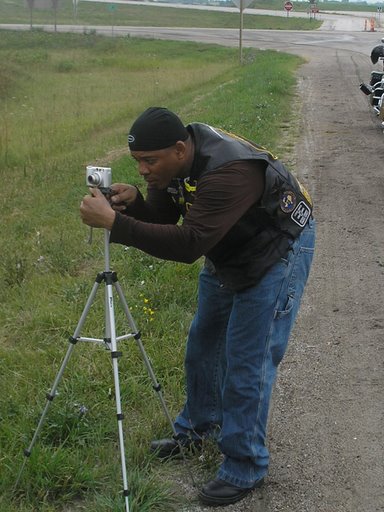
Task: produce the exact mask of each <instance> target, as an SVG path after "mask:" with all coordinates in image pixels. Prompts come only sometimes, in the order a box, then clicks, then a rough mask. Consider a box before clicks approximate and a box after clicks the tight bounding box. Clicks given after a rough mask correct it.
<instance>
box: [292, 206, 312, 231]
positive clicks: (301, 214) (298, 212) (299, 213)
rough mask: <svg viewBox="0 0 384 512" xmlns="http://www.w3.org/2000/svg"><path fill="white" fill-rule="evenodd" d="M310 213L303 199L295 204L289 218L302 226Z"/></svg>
mask: <svg viewBox="0 0 384 512" xmlns="http://www.w3.org/2000/svg"><path fill="white" fill-rule="evenodd" d="M310 215H311V209H310V207H309V206H308V205H307V204H306V203H304V201H300V203H299V204H298V205H297V206H296V208H295V210H294V211H293V212H292V215H291V219H292V220H293V222H296V224H298V225H299V226H300V227H301V228H303V227H304V226H305V225H306V223H307V220H308V219H309V217H310Z"/></svg>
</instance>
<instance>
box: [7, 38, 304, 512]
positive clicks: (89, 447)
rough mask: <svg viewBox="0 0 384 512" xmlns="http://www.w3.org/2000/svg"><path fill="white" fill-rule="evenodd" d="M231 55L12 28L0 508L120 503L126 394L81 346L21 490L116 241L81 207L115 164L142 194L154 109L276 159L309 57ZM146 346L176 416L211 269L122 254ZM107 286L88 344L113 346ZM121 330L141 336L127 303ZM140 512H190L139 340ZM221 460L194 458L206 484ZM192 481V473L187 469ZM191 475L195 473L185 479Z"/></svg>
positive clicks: (135, 414)
mask: <svg viewBox="0 0 384 512" xmlns="http://www.w3.org/2000/svg"><path fill="white" fill-rule="evenodd" d="M244 57H245V59H244V60H245V64H244V65H242V66H239V64H238V55H237V51H236V50H233V49H226V48H221V47H218V46H213V45H212V46H209V45H198V44H189V43H174V42H166V41H146V40H136V39H132V38H124V39H118V38H101V37H97V36H95V35H92V34H88V35H69V34H68V35H62V34H48V33H43V32H40V31H32V32H25V33H17V32H8V31H4V32H1V37H0V70H1V71H0V116H1V120H2V122H1V124H0V177H1V190H0V200H1V202H0V207H1V223H0V247H1V249H0V254H1V257H0V280H1V283H2V287H1V292H0V389H1V394H0V475H1V478H0V510H1V511H2V512H16V511H18V512H20V511H22V512H32V511H36V512H48V511H61V510H62V511H67V512H68V511H69V510H71V511H74V510H86V511H89V510H92V511H93V512H105V511H106V510H108V511H117V510H121V508H122V498H121V495H120V491H121V488H122V484H121V467H120V461H119V457H118V446H117V422H116V415H115V403H114V397H113V392H114V383H113V378H112V368H111V361H110V355H109V353H108V352H107V351H106V350H105V349H104V348H103V347H100V346H96V345H94V344H86V343H83V344H81V343H80V344H78V345H76V346H75V348H74V352H73V355H72V358H71V360H70V361H69V364H68V366H67V369H66V371H65V373H64V376H63V379H62V381H61V383H60V385H59V394H58V396H57V397H56V398H55V400H54V401H53V403H52V405H51V408H50V410H49V413H48V415H47V418H46V421H45V424H44V426H43V429H42V432H41V436H40V438H39V440H38V441H37V443H36V445H35V446H34V449H33V451H32V455H31V457H30V458H29V459H28V460H27V461H26V466H25V469H24V472H23V475H22V479H21V482H20V485H19V487H18V489H16V490H15V489H14V484H15V481H16V477H17V474H18V470H19V468H20V465H21V463H22V461H23V459H24V457H23V455H22V452H23V449H24V448H26V447H27V446H28V445H29V443H30V440H31V439H32V434H33V432H34V429H35V428H36V425H37V421H38V419H39V418H40V415H41V411H42V408H43V406H44V404H45V401H46V399H45V394H46V392H47V391H48V390H49V388H50V386H51V385H52V383H53V380H54V378H55V376H56V374H57V372H58V370H59V367H60V364H61V361H62V358H63V357H64V354H65V353H66V351H67V347H68V342H67V340H68V337H69V336H71V335H72V334H73V332H74V330H75V327H76V325H77V323H78V321H79V318H80V315H81V312H82V310H83V307H84V305H85V302H86V300H87V298H88V295H89V293H90V291H91V288H92V285H93V282H94V279H95V277H96V274H97V273H98V272H99V271H102V270H103V268H104V266H103V265H104V257H103V238H102V235H103V233H102V232H100V231H98V230H95V232H94V237H93V238H94V241H93V244H92V245H89V244H87V238H88V234H89V231H88V229H87V228H86V227H85V226H84V225H82V223H81V221H80V218H79V214H78V208H79V203H80V201H81V198H82V197H83V195H84V194H86V193H87V190H86V187H85V166H86V165H87V164H91V163H92V164H99V165H110V166H112V168H113V178H114V181H130V182H132V183H136V184H138V185H139V186H142V184H141V181H140V180H139V178H138V176H137V172H136V169H135V165H134V163H133V162H132V161H131V159H130V158H129V155H128V154H127V150H126V134H127V131H128V129H129V126H130V124H131V123H132V121H133V120H134V118H135V117H136V116H137V115H138V114H139V113H140V112H141V111H142V110H144V109H145V108H146V107H148V106H150V105H161V106H167V107H169V108H171V109H173V110H175V111H177V112H178V113H179V114H180V116H181V117H182V119H183V120H184V122H185V123H188V122H191V121H196V120H198V121H203V122H208V123H211V124H216V125H219V126H221V127H223V128H225V129H227V130H232V131H234V132H239V133H242V134H243V135H244V136H246V137H249V138H253V139H255V140H257V141H258V142H260V143H261V144H264V145H267V146H269V147H270V148H271V149H272V150H277V149H278V148H279V147H280V145H281V141H280V136H281V129H282V126H286V124H287V122H289V119H291V116H292V112H291V105H292V101H293V99H294V95H295V89H294V85H295V80H294V71H295V69H296V67H297V66H298V65H299V64H300V62H301V61H300V60H299V59H298V58H297V57H294V56H292V55H284V54H282V53H275V52H270V51H254V50H252V51H248V50H246V51H245V53H244ZM111 262H112V266H113V269H114V270H116V271H117V273H118V276H119V279H120V283H121V286H122V288H123V291H124V294H125V296H126V298H127V301H128V304H129V307H130V309H131V312H132V314H133V316H134V319H135V321H136V323H137V325H138V327H139V329H140V330H141V332H142V335H143V341H144V345H145V349H146V351H147V353H148V355H149V357H150V359H151V361H152V364H153V367H154V370H155V374H156V376H157V378H158V380H159V381H160V383H161V384H162V385H163V388H164V395H165V399H166V402H167V404H168V407H169V409H170V411H171V413H172V414H173V415H174V414H176V413H177V411H178V409H179V408H180V406H181V405H182V402H183V396H184V389H183V354H184V345H185V337H186V334H187V330H188V326H189V323H190V321H191V319H192V316H193V311H194V309H195V302H196V280H197V274H198V271H199V268H200V265H201V262H200V261H199V262H196V263H195V264H193V265H183V264H177V263H171V262H164V261H160V260H156V259H154V258H151V257H149V256H147V255H145V254H143V253H140V252H139V251H137V250H135V249H132V248H124V247H122V246H112V247H111ZM103 292H104V290H103V285H102V286H101V288H100V290H99V292H98V295H97V297H96V300H95V303H94V304H93V306H92V308H91V310H90V312H89V315H88V317H87V321H86V323H85V325H84V329H83V332H82V333H81V334H82V335H84V336H93V337H100V338H102V337H103V328H104V297H103ZM115 311H116V326H117V334H118V335H121V334H124V333H125V332H126V331H127V325H126V321H125V318H124V315H123V313H122V311H121V308H120V307H119V304H118V300H117V299H116V306H115ZM119 348H120V350H121V351H122V353H123V357H122V358H121V359H120V362H119V365H120V385H121V394H122V402H123V410H124V414H125V420H124V432H125V439H126V452H127V463H128V480H129V483H130V486H131V510H132V511H133V512H138V511H140V512H146V511H148V512H149V511H150V512H156V511H164V512H165V511H167V512H169V511H170V510H181V508H182V502H183V500H184V497H183V496H182V495H180V494H182V493H180V492H175V489H174V488H173V485H172V482H173V481H174V480H175V478H176V477H177V478H184V476H183V475H184V474H185V469H184V468H183V467H182V466H181V467H180V466H179V465H177V464H176V463H172V464H166V465H162V464H159V463H158V462H157V461H155V460H153V459H152V458H151V456H150V455H149V453H148V445H149V442H150V440H151V439H152V438H153V437H157V436H164V435H166V434H168V433H169V426H168V425H167V422H166V421H165V419H164V417H163V414H162V412H161V408H160V405H159V402H158V400H157V397H156V395H155V393H154V391H153V389H152V385H151V382H150V379H149V376H148V375H147V372H146V370H145V368H144V366H143V362H142V359H141V357H140V355H139V353H138V350H137V347H136V345H135V343H134V342H133V341H126V342H122V343H121V345H119ZM216 462H217V459H216V457H215V453H214V451H212V450H211V448H210V447H207V450H206V458H205V462H201V461H199V460H198V459H196V460H193V461H192V462H191V464H192V465H193V468H194V471H195V472H196V473H197V474H198V475H199V478H201V479H203V478H204V477H205V476H207V475H208V474H210V475H211V474H212V472H213V470H214V466H215V464H216ZM180 473H181V475H182V476H181V477H180V476H179V474H180ZM185 478H187V477H186V476H185Z"/></svg>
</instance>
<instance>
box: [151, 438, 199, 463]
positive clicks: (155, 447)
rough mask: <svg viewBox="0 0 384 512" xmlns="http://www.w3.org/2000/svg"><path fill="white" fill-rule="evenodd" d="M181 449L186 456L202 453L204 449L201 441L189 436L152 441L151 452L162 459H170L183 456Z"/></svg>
mask: <svg viewBox="0 0 384 512" xmlns="http://www.w3.org/2000/svg"><path fill="white" fill-rule="evenodd" d="M180 446H181V449H182V450H183V451H184V453H186V454H191V453H194V452H196V451H200V450H201V447H202V441H201V439H191V438H190V437H187V436H178V437H177V438H172V439H158V440H156V441H152V443H151V452H153V453H156V455H157V457H159V458H160V459H168V458H171V457H178V456H180V455H181V450H180Z"/></svg>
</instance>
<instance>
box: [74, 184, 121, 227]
mask: <svg viewBox="0 0 384 512" xmlns="http://www.w3.org/2000/svg"><path fill="white" fill-rule="evenodd" d="M89 191H90V193H91V195H89V196H85V197H84V198H83V200H82V201H81V204H80V216H81V218H82V221H83V222H84V224H88V226H91V227H92V228H104V229H108V230H109V231H111V229H112V226H113V223H114V222H115V216H116V213H115V212H114V211H113V209H112V208H111V205H110V204H109V202H108V200H107V199H106V198H105V197H104V195H103V194H102V193H101V192H100V190H99V189H98V188H90V189H89Z"/></svg>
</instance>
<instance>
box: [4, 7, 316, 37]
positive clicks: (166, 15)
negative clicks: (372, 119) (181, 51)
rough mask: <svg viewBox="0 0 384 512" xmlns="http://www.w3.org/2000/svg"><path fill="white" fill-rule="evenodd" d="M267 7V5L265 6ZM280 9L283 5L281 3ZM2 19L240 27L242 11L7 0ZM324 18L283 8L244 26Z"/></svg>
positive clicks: (248, 19) (306, 25) (299, 24)
mask: <svg viewBox="0 0 384 512" xmlns="http://www.w3.org/2000/svg"><path fill="white" fill-rule="evenodd" d="M264 8H265V7H264ZM279 9H281V5H280V6H279ZM0 19H1V21H2V23H27V24H30V23H31V21H32V25H37V24H42V23H46V24H47V23H48V24H54V23H55V21H56V23H57V24H68V23H75V24H78V25H80V26H84V27H87V26H89V25H107V26H108V25H132V26H154V27H162V26H167V27H175V26H176V27H203V28H204V27H209V28H238V27H239V14H238V13H228V12H227V13H226V12H220V11H199V10H191V9H182V8H180V9H179V8H177V9H176V8H165V7H161V6H156V5H153V4H150V5H148V6H144V5H132V3H129V4H128V5H124V4H115V9H113V10H111V9H110V5H109V4H107V3H100V2H90V1H80V2H79V3H78V8H77V11H76V14H75V11H74V9H73V2H72V0H61V2H60V3H59V8H58V10H57V12H56V16H55V12H54V11H53V9H52V8H50V9H36V8H35V9H33V10H32V16H31V11H30V10H29V9H28V8H27V7H26V6H25V3H24V0H8V1H6V2H4V3H2V4H1V5H0ZM320 25H321V22H319V21H315V20H311V19H309V17H308V18H294V17H287V15H286V14H285V12H284V11H283V10H282V9H281V16H277V17H276V16H266V15H259V16H255V15H251V14H247V13H245V14H244V28H246V29H247V28H248V29H256V28H257V29H265V30H266V29H275V30H288V29H289V30H313V29H315V28H318V27H319V26H320Z"/></svg>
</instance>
